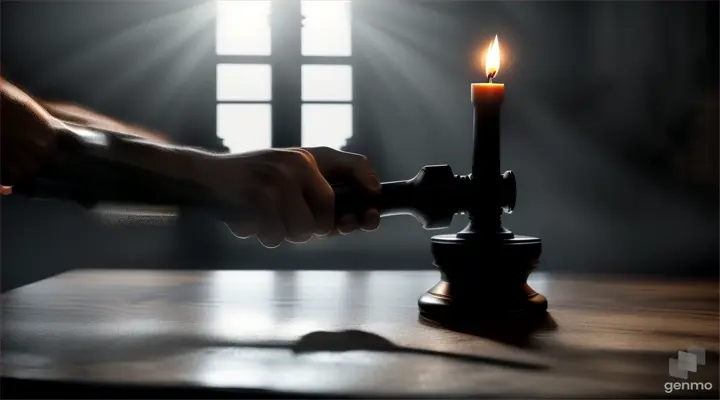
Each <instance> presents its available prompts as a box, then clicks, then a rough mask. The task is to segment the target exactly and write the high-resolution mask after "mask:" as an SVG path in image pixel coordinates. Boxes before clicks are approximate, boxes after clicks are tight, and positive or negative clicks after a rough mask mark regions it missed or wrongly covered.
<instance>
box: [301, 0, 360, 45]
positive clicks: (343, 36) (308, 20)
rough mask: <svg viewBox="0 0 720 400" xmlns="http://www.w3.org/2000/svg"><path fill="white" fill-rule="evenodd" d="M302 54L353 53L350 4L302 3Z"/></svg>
mask: <svg viewBox="0 0 720 400" xmlns="http://www.w3.org/2000/svg"><path fill="white" fill-rule="evenodd" d="M301 11H302V15H303V17H304V20H303V28H302V54H303V55H304V56H334V57H344V56H350V55H351V54H352V46H351V42H350V40H351V34H350V1H348V0H303V1H302V2H301Z"/></svg>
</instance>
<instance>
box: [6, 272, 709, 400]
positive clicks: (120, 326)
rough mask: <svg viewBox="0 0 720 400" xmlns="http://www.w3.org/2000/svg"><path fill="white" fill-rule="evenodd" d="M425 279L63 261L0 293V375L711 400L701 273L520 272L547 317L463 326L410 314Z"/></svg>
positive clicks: (309, 389) (431, 275)
mask: <svg viewBox="0 0 720 400" xmlns="http://www.w3.org/2000/svg"><path fill="white" fill-rule="evenodd" d="M437 279H438V273H437V272H433V271H417V272H415V271H412V272H411V271H403V272H388V271H383V272H380V271H358V272H349V271H278V272H272V271H210V272H208V271H204V272H200V271H197V272H195V271H172V272H170V271H130V270H128V271H99V270H77V271H71V272H68V273H65V274H62V275H59V276H57V277H54V278H51V279H47V280H45V281H41V282H38V283H35V284H32V285H28V286H25V287H22V288H19V289H16V290H14V291H12V292H10V293H8V294H6V295H5V296H3V315H2V324H3V326H2V329H3V332H2V356H3V357H2V370H1V371H2V376H3V378H5V379H8V378H11V379H39V380H48V381H72V382H91V383H122V384H143V385H181V386H182V385H194V386H200V387H204V388H231V389H240V390H243V389H247V390H267V391H271V392H272V391H277V392H282V393H295V394H298V395H300V394H316V395H337V396H340V395H357V396H411V397H412V396H438V397H452V396H458V397H506V396H508V397H534V398H539V397H545V398H550V397H565V398H567V397H585V398H587V397H605V398H610V397H637V396H640V397H667V396H668V394H666V393H665V391H664V385H665V382H711V383H712V385H713V389H712V390H711V391H695V392H690V391H688V390H685V391H682V392H675V393H673V394H672V395H670V396H689V397H704V396H707V397H715V398H717V396H718V391H717V387H718V322H719V318H718V300H719V295H718V282H717V281H716V280H714V279H709V280H704V281H699V280H698V281H690V280H681V281H670V280H659V279H657V278H653V279H650V278H632V277H618V276H605V277H597V276H567V275H546V274H543V273H535V274H533V275H532V276H531V278H530V283H531V285H532V286H533V287H534V288H535V289H536V290H538V291H539V292H541V293H543V294H545V295H546V296H547V297H548V300H549V303H550V306H549V316H548V320H547V323H546V324H544V325H543V327H542V328H539V329H535V330H528V331H525V332H522V331H516V332H502V330H492V329H491V330H488V332H484V333H475V334H467V333H458V332H453V331H449V330H445V329H440V328H437V327H432V326H428V325H425V324H422V323H420V322H419V321H418V315H417V311H418V310H417V298H418V297H419V296H420V295H421V294H423V293H424V292H425V290H427V289H428V288H429V287H431V286H432V285H433V284H435V283H436V281H437ZM318 331H325V332H336V333H329V334H318V333H313V334H310V333H311V332H318ZM492 332H495V333H492ZM498 332H500V333H498ZM307 334H310V335H307ZM689 346H699V347H702V348H705V349H706V351H707V353H706V363H705V365H700V366H698V370H697V372H690V373H689V374H690V376H689V378H688V380H687V381H683V380H680V379H676V378H671V377H670V376H669V374H668V363H669V359H670V357H677V352H678V351H679V350H685V349H687V348H688V347H689ZM685 389H687V388H685Z"/></svg>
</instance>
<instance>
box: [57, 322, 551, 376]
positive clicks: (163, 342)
mask: <svg viewBox="0 0 720 400" xmlns="http://www.w3.org/2000/svg"><path fill="white" fill-rule="evenodd" d="M91 347H95V348H96V350H95V351H78V349H74V350H70V349H67V350H63V349H54V350H52V352H53V353H56V354H55V356H57V357H59V358H62V359H63V361H64V362H69V363H74V364H78V365H82V364H97V363H100V364H104V363H119V362H138V361H145V360H148V359H158V358H162V357H168V356H176V355H177V354H180V353H185V352H188V351H196V350H199V349H213V348H214V349H239V348H249V349H276V350H290V351H291V352H292V354H294V355H296V356H302V355H307V354H313V353H323V352H333V353H344V352H351V351H368V352H376V353H382V354H411V355H421V356H430V357H436V358H444V359H447V360H453V361H460V362H470V363H478V364H486V365H491V366H497V367H504V368H513V369H520V370H534V371H540V370H546V369H548V368H549V367H548V366H545V365H542V364H537V363H531V362H525V361H514V360H508V359H502V358H496V357H489V356H481V355H472V354H463V353H450V352H443V351H435V350H428V349H423V348H415V347H407V346H399V345H397V344H395V343H393V342H391V341H390V340H388V339H386V338H384V337H382V336H380V335H377V334H375V333H371V332H365V331H361V330H344V331H332V332H330V331H314V332H310V333H308V334H305V335H303V336H301V337H300V338H299V339H298V340H292V341H286V340H268V341H242V340H239V341H235V340H221V339H216V338H211V337H198V336H188V335H168V334H163V335H157V336H153V337H143V338H142V340H136V339H133V338H126V340H119V341H116V342H114V343H113V344H112V345H108V344H104V345H103V344H98V343H96V346H91ZM60 353H62V354H60Z"/></svg>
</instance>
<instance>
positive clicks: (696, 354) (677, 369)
mask: <svg viewBox="0 0 720 400" xmlns="http://www.w3.org/2000/svg"><path fill="white" fill-rule="evenodd" d="M698 365H705V349H703V348H700V347H694V346H692V347H688V349H687V351H678V356H677V358H670V368H669V372H670V376H672V377H673V378H680V379H687V378H688V372H697V368H698Z"/></svg>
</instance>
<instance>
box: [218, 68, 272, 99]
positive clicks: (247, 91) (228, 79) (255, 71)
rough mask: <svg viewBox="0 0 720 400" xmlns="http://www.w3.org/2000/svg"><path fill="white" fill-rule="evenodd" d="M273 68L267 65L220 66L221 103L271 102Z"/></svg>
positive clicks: (219, 89) (219, 92)
mask: <svg viewBox="0 0 720 400" xmlns="http://www.w3.org/2000/svg"><path fill="white" fill-rule="evenodd" d="M271 83H272V75H271V67H270V65H267V64H218V66H217V99H218V100H219V101H270V100H271V98H272V90H271Z"/></svg>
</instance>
